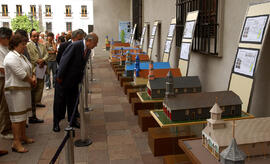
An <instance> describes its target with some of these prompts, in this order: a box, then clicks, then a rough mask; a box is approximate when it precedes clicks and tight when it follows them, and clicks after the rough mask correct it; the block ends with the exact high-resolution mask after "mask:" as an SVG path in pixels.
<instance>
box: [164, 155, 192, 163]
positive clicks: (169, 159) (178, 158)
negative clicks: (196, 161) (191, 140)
mask: <svg viewBox="0 0 270 164" xmlns="http://www.w3.org/2000/svg"><path fill="white" fill-rule="evenodd" d="M163 164H192V163H191V161H190V160H189V158H188V157H187V156H186V155H185V154H178V155H167V156H164V157H163Z"/></svg>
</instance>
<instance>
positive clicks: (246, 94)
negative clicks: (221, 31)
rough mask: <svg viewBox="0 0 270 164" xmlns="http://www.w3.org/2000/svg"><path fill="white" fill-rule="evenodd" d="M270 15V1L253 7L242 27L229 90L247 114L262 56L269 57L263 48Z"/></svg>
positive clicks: (248, 10) (248, 11) (250, 8)
mask: <svg viewBox="0 0 270 164" xmlns="http://www.w3.org/2000/svg"><path fill="white" fill-rule="evenodd" d="M269 14H270V2H269V1H268V2H264V3H259V4H254V5H251V6H249V8H248V9H247V13H246V16H245V21H244V23H243V25H242V30H241V31H242V32H241V34H240V39H239V45H238V49H237V52H236V55H235V61H234V65H233V67H232V71H231V76H230V82H229V85H228V90H231V91H234V92H235V93H236V94H238V95H239V97H240V98H241V100H242V102H243V104H242V110H243V111H245V112H249V111H250V106H251V103H252V95H253V90H254V86H255V81H256V70H257V68H258V66H259V65H258V64H259V60H260V56H261V55H268V54H267V52H265V51H263V48H264V46H266V45H264V41H265V36H266V35H269V34H268V33H269ZM268 46H269V45H268ZM262 53H263V54H262Z"/></svg>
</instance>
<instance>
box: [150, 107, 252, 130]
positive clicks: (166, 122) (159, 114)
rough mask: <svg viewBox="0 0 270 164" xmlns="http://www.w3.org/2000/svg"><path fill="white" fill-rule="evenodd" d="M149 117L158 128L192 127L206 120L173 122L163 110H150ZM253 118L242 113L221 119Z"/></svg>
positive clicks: (204, 122)
mask: <svg viewBox="0 0 270 164" xmlns="http://www.w3.org/2000/svg"><path fill="white" fill-rule="evenodd" d="M150 113H151V115H152V116H153V117H154V119H155V120H156V121H157V123H158V124H159V126H160V127H172V126H185V125H194V124H206V123H207V121H206V120H196V121H178V122H176V121H175V122H174V121H171V120H170V119H169V118H168V117H167V116H166V114H165V113H164V111H163V110H161V109H160V110H158V109H157V110H151V111H150ZM251 118H254V116H253V115H251V114H249V113H246V112H243V111H242V115H241V117H230V118H223V119H224V120H225V121H226V120H241V119H251Z"/></svg>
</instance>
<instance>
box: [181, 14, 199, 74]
mask: <svg viewBox="0 0 270 164" xmlns="http://www.w3.org/2000/svg"><path fill="white" fill-rule="evenodd" d="M198 15H199V11H193V12H189V13H188V14H187V18H186V24H185V28H184V32H183V38H182V43H181V47H180V54H179V63H178V68H180V70H181V73H182V76H187V75H188V67H189V60H190V52H191V47H192V41H193V37H194V31H195V27H196V23H197V19H198Z"/></svg>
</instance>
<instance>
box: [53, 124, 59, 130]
mask: <svg viewBox="0 0 270 164" xmlns="http://www.w3.org/2000/svg"><path fill="white" fill-rule="evenodd" d="M53 131H54V132H60V126H59V124H58V123H53Z"/></svg>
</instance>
